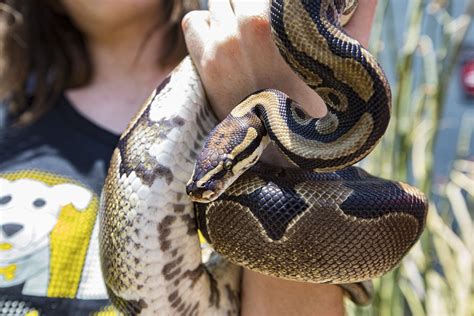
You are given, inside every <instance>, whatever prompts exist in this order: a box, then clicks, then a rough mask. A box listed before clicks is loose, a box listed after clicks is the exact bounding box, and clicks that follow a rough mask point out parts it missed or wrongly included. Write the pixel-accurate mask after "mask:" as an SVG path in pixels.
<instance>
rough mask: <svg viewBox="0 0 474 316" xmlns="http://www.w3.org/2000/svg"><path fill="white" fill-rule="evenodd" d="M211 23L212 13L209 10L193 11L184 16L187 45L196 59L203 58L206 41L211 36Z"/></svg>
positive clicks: (183, 23)
mask: <svg viewBox="0 0 474 316" xmlns="http://www.w3.org/2000/svg"><path fill="white" fill-rule="evenodd" d="M209 23H210V13H209V11H207V10H202V11H191V12H189V13H187V14H186V15H185V16H184V17H183V20H182V22H181V25H182V28H183V32H184V39H185V41H186V46H187V47H188V51H189V55H190V56H191V58H192V59H193V60H194V61H197V60H200V59H201V57H202V55H203V53H204V48H205V47H206V41H207V40H208V39H209V38H210V26H209Z"/></svg>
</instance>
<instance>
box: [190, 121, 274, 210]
mask: <svg viewBox="0 0 474 316" xmlns="http://www.w3.org/2000/svg"><path fill="white" fill-rule="evenodd" d="M226 120H229V121H230V122H229V121H226ZM226 120H224V121H223V122H222V123H221V124H219V125H218V126H217V127H216V129H215V130H213V131H212V132H211V134H210V135H209V137H208V140H207V141H206V144H205V145H204V149H203V150H202V152H201V153H200V154H199V156H198V157H197V160H196V165H195V167H194V172H193V175H192V177H191V180H190V181H189V182H188V184H187V186H186V193H187V194H188V195H189V196H190V198H191V199H192V200H193V201H194V202H200V203H209V202H212V201H214V200H215V199H217V198H218V197H219V196H220V195H221V194H222V193H224V191H225V190H226V189H227V188H228V187H229V186H230V185H231V184H232V183H233V182H234V181H235V180H237V178H238V177H239V176H240V175H241V174H243V173H244V172H245V171H246V170H247V169H249V168H250V167H252V166H253V165H254V164H255V163H256V162H257V160H258V158H259V157H260V155H261V154H262V152H263V149H264V148H265V147H266V146H267V144H268V142H269V138H268V136H266V133H265V131H264V130H263V127H261V126H259V125H257V123H255V122H253V125H251V123H252V120H249V119H245V120H244V119H240V120H238V119H236V118H233V117H228V119H226ZM243 126H246V127H245V128H243Z"/></svg>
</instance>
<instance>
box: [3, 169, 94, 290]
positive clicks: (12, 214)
mask: <svg viewBox="0 0 474 316" xmlns="http://www.w3.org/2000/svg"><path fill="white" fill-rule="evenodd" d="M98 204H99V203H98V197H97V196H96V195H95V194H94V193H93V192H91V191H90V190H88V189H86V188H84V187H83V186H82V185H81V184H79V183H77V182H75V181H72V180H71V179H68V178H65V177H61V176H58V175H55V174H52V173H47V172H42V171H37V170H28V171H19V172H12V173H6V174H0V212H1V213H2V217H1V219H0V221H1V222H0V224H1V225H3V226H2V227H3V228H4V230H5V232H4V233H3V234H0V251H1V256H0V287H9V286H13V285H17V284H24V287H23V289H24V291H25V288H28V289H29V287H30V288H31V289H30V290H31V291H37V292H38V293H39V294H38V295H41V294H43V295H45V296H48V297H63V298H74V297H76V295H77V293H78V289H79V284H80V281H81V274H82V271H83V267H84V263H85V261H86V256H87V250H88V247H89V242H90V238H91V234H92V230H93V227H94V224H95V220H96V216H97V210H98ZM5 227H7V228H8V229H5ZM0 233H1V232H0ZM5 239H6V240H5ZM47 260H49V264H48V262H46V263H45V262H44V261H47ZM36 266H38V268H37V269H38V270H36V271H35V270H34V269H35V267H36ZM42 268H43V270H41V269H42ZM46 268H49V271H48V270H47V269H46ZM41 271H43V272H41ZM41 273H47V275H46V276H45V278H44V279H45V280H48V284H46V285H44V286H45V288H44V289H41V288H40V289H37V288H38V287H40V286H41V285H38V284H39V283H38V282H37V281H36V282H31V283H32V285H29V284H28V282H29V281H31V279H32V278H37V279H38V278H39V279H40V280H42V279H41V278H40V277H41V276H39V275H40V274H41Z"/></svg>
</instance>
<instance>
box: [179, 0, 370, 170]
mask: <svg viewBox="0 0 474 316" xmlns="http://www.w3.org/2000/svg"><path fill="white" fill-rule="evenodd" d="M376 3H377V0H359V6H358V9H357V10H356V12H355V13H354V14H353V16H352V18H351V20H350V21H349V23H348V24H347V25H346V27H345V29H346V32H347V33H349V35H351V36H353V37H354V38H356V39H357V40H359V41H360V42H361V44H362V45H364V46H367V44H368V40H369V36H370V28H371V24H372V19H373V15H374V13H375V6H376ZM269 8H270V1H269V0H209V11H193V12H190V13H188V14H187V15H186V16H185V17H184V19H183V23H182V25H183V29H184V33H185V38H186V43H187V46H188V50H189V53H190V55H191V57H192V59H193V61H194V63H195V65H196V67H197V69H198V71H199V74H200V76H201V80H202V82H203V84H204V86H205V88H206V92H207V96H208V99H209V101H210V103H211V106H212V108H213V110H214V112H215V113H216V115H217V117H218V118H219V119H223V118H224V117H225V116H226V115H227V114H228V113H229V112H230V111H231V110H232V109H233V108H234V107H235V106H236V105H237V104H238V102H239V101H241V100H242V99H243V98H244V97H246V96H247V95H249V94H251V93H253V92H255V91H257V90H260V89H264V88H274V89H278V90H281V91H283V92H285V93H286V94H287V95H289V96H290V97H291V98H292V99H294V100H295V101H297V102H298V103H299V104H301V105H302V106H303V108H305V110H306V111H307V112H308V113H309V114H311V115H313V116H316V117H321V116H324V114H325V113H326V106H325V105H324V102H323V101H322V100H321V99H320V98H319V97H318V96H317V95H316V93H315V92H314V91H313V90H312V89H311V88H309V87H308V86H307V85H306V84H305V83H304V82H303V81H302V80H301V79H300V78H299V77H298V76H297V75H296V74H295V73H294V72H293V70H292V69H291V68H290V67H289V66H288V64H287V63H286V62H285V61H284V59H283V57H282V56H281V55H280V53H279V51H278V49H277V47H276V45H275V44H274V43H273V39H272V36H271V29H270V22H269V19H268V17H269ZM271 156H274V155H271ZM273 162H275V161H273Z"/></svg>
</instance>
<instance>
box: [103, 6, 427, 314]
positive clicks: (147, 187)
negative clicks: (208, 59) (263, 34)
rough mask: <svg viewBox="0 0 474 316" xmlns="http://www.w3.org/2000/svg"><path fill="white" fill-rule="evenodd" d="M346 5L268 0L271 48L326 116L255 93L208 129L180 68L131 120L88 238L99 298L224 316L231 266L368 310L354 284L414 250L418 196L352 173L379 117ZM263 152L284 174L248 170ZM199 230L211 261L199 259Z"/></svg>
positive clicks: (366, 288) (192, 72) (230, 302)
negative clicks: (100, 281) (272, 152)
mask: <svg viewBox="0 0 474 316" xmlns="http://www.w3.org/2000/svg"><path fill="white" fill-rule="evenodd" d="M355 5H356V1H355V0H273V1H272V8H271V17H270V18H271V25H272V34H273V36H274V42H275V43H276V45H277V46H278V48H279V49H280V52H281V54H282V55H283V57H284V58H285V60H286V61H287V63H288V64H289V65H290V66H291V67H292V69H293V70H294V71H295V72H296V73H297V74H298V75H299V76H300V77H301V78H302V79H303V80H304V81H305V82H306V83H307V85H308V86H309V87H311V88H313V89H314V91H315V92H317V93H318V94H319V95H320V96H321V97H322V98H323V100H324V101H325V103H326V105H327V107H328V114H327V115H326V116H325V117H323V118H313V117H310V116H308V115H307V114H306V113H305V111H304V110H303V109H302V108H300V107H299V105H298V104H297V103H296V102H294V101H293V100H291V99H290V98H289V97H288V96H286V95H285V94H284V93H283V92H280V91H277V90H273V89H265V90H262V91H258V92H256V93H254V94H252V95H250V96H249V97H248V98H246V99H245V100H244V101H242V102H241V103H240V104H239V105H238V106H236V107H235V108H234V110H233V111H232V112H231V114H230V115H229V116H228V117H227V118H226V119H225V120H224V121H223V122H222V123H221V124H219V125H218V126H217V127H216V128H215V129H213V128H214V127H215V126H216V124H217V122H216V119H215V118H214V116H213V115H212V112H211V110H210V109H209V107H208V105H207V103H206V98H205V93H204V91H203V88H202V86H201V82H200V80H199V76H198V74H197V72H196V69H195V68H194V65H193V64H192V61H191V59H190V58H189V57H187V58H185V59H184V60H183V62H182V63H181V64H180V65H179V66H178V67H177V68H176V69H175V70H174V71H173V73H172V74H171V76H170V77H169V78H168V79H167V80H166V81H165V83H164V84H163V85H161V86H160V87H159V88H158V89H157V90H155V92H154V93H153V95H152V96H151V97H150V99H149V100H148V101H147V102H146V104H145V105H144V106H143V108H142V110H141V111H140V113H138V114H137V116H136V117H135V119H134V120H133V121H132V122H131V123H130V125H129V128H128V129H127V130H126V131H125V132H124V134H123V135H122V137H121V140H120V142H119V145H118V147H117V149H116V150H115V152H114V155H113V158H112V161H111V165H110V169H109V172H108V176H107V179H106V184H105V187H104V193H103V196H102V203H101V211H100V219H101V221H100V223H101V226H100V234H99V237H100V251H101V260H102V270H103V272H104V277H105V282H106V285H107V289H108V291H109V294H110V296H111V299H112V301H113V302H114V304H115V305H116V306H117V308H119V309H120V310H121V311H122V312H123V313H125V314H127V315H135V314H143V315H157V314H158V315H237V314H238V313H239V308H240V305H239V287H240V273H241V269H240V267H239V266H243V267H246V268H248V269H252V270H254V271H258V272H261V273H264V274H267V275H271V276H276V277H280V278H284V279H290V280H296V281H304V282H313V283H334V284H339V285H340V286H342V287H343V288H344V289H345V290H346V291H347V292H348V293H349V295H350V296H351V298H352V299H353V300H354V301H355V302H357V303H359V304H367V303H369V302H370V297H371V295H372V289H371V286H370V282H367V280H370V279H371V278H374V277H378V276H380V275H382V274H384V273H386V272H388V271H390V270H391V269H393V268H394V267H395V266H396V265H397V264H398V263H399V262H400V260H401V259H402V258H403V257H404V256H405V255H406V254H407V252H408V251H409V250H410V248H411V247H412V246H413V245H414V243H415V242H416V241H417V240H418V238H419V237H420V234H421V233H422V231H423V228H424V225H425V219H426V213H427V202H426V198H425V197H424V195H423V194H422V193H421V192H419V191H418V190H417V189H416V188H413V187H411V186H409V185H407V184H404V183H401V182H396V181H388V180H384V179H380V178H377V177H374V176H371V175H369V174H368V173H367V172H365V171H364V170H362V169H360V168H358V167H352V166H351V165H352V164H354V163H356V162H357V161H359V160H360V159H362V158H364V157H365V156H366V155H367V154H369V153H370V151H371V150H372V149H373V148H374V146H375V145H376V144H377V143H378V142H379V140H380V138H381V137H382V135H383V133H384V132H385V130H386V128H387V125H388V122H389V117H390V108H391V92H390V87H389V85H388V83H387V80H386V78H385V75H384V73H383V71H382V69H381V68H380V66H379V65H378V63H377V61H376V60H375V58H374V57H373V56H372V55H370V53H369V52H368V51H367V50H366V49H365V48H363V47H362V46H361V45H360V44H359V43H358V42H357V41H356V40H354V39H352V38H350V37H349V36H347V35H346V34H345V33H344V31H343V30H342V29H341V22H340V18H341V16H342V15H346V14H350V13H351V12H350V11H351V10H353V9H354V8H355ZM211 130H212V132H211ZM270 142H273V143H274V144H276V146H277V147H278V148H279V149H280V150H281V152H282V153H283V154H284V155H285V156H286V157H287V158H288V160H289V161H290V162H292V163H293V164H294V165H295V167H294V168H286V169H283V168H277V167H272V166H268V165H265V164H263V163H257V161H258V159H259V157H260V155H261V154H262V152H263V150H264V149H265V147H266V146H267V145H268V144H269V143H270ZM203 145H204V146H203ZM195 162H196V163H195ZM193 170H194V171H193ZM186 193H188V194H189V196H190V197H191V199H190V198H189V196H188V195H187V194H186ZM191 200H192V201H194V202H195V203H194V204H193V202H192V201H191ZM197 228H200V230H201V231H202V233H203V235H204V237H205V238H206V239H207V241H208V242H209V243H210V244H211V245H212V247H213V248H214V249H215V251H216V252H217V253H218V254H219V255H217V254H216V253H215V252H214V253H212V254H211V255H210V257H209V258H204V259H203V258H202V256H206V251H205V249H204V251H203V252H201V247H200V241H199V238H198V234H197ZM223 258H225V259H223Z"/></svg>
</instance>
